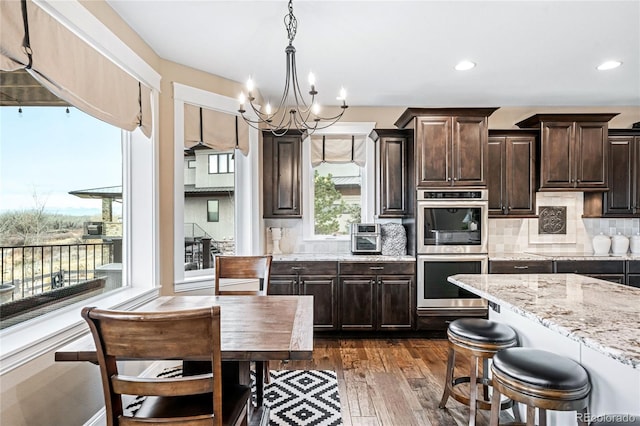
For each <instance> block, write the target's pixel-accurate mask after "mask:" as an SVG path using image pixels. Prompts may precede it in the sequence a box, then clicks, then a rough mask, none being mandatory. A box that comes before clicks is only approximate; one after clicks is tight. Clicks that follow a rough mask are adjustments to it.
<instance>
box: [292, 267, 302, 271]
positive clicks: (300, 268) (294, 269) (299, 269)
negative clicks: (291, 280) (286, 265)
mask: <svg viewBox="0 0 640 426" xmlns="http://www.w3.org/2000/svg"><path fill="white" fill-rule="evenodd" d="M291 270H292V271H301V270H302V266H292V267H291Z"/></svg>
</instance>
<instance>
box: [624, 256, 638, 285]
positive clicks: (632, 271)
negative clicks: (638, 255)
mask: <svg viewBox="0 0 640 426" xmlns="http://www.w3.org/2000/svg"><path fill="white" fill-rule="evenodd" d="M627 285H630V286H633V287H640V260H629V261H628V262H627Z"/></svg>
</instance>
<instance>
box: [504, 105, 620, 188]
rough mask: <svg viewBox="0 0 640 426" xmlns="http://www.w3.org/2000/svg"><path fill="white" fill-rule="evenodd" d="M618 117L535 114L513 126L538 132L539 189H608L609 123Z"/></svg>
mask: <svg viewBox="0 0 640 426" xmlns="http://www.w3.org/2000/svg"><path fill="white" fill-rule="evenodd" d="M616 115H617V114H536V115H533V116H531V117H529V118H527V119H526V120H523V121H521V122H519V123H517V124H516V125H517V126H518V127H520V128H537V129H540V154H539V156H538V158H539V161H540V185H539V188H540V189H541V190H579V191H603V190H607V189H608V161H607V159H608V153H607V131H608V122H609V120H611V118H613V117H615V116H616Z"/></svg>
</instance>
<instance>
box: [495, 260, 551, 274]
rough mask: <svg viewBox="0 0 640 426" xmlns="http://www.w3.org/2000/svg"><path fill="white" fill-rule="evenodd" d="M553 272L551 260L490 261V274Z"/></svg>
mask: <svg viewBox="0 0 640 426" xmlns="http://www.w3.org/2000/svg"><path fill="white" fill-rule="evenodd" d="M552 272H553V262H552V261H551V260H492V261H490V262H489V273H490V274H550V273H552Z"/></svg>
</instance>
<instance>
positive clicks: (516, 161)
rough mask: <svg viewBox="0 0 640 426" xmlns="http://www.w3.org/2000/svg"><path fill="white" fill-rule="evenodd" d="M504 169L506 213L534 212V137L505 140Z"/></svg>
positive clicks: (528, 213) (521, 213) (531, 213)
mask: <svg viewBox="0 0 640 426" xmlns="http://www.w3.org/2000/svg"><path fill="white" fill-rule="evenodd" d="M505 148H506V170H505V174H504V179H505V183H504V186H505V187H506V191H507V196H506V200H507V206H506V208H507V209H506V210H507V214H508V215H533V214H535V199H536V194H535V182H534V179H535V138H533V137H510V138H507V141H506V147H505Z"/></svg>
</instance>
